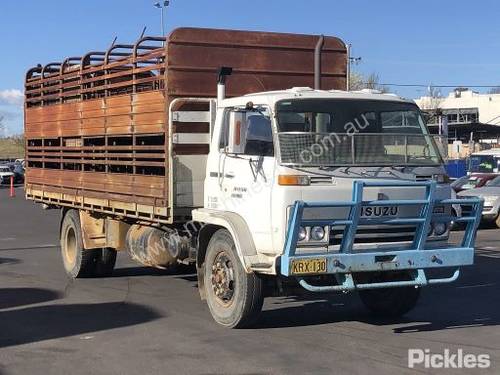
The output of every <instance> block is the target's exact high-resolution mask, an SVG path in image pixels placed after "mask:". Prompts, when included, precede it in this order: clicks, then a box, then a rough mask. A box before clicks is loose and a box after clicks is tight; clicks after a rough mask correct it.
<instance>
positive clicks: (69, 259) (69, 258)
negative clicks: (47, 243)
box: [63, 228, 77, 267]
mask: <svg viewBox="0 0 500 375" xmlns="http://www.w3.org/2000/svg"><path fill="white" fill-rule="evenodd" d="M76 247H77V246H76V233H75V230H74V229H73V228H68V230H67V231H66V238H65V243H64V249H63V256H64V263H66V264H67V265H68V266H70V267H72V266H73V265H74V264H75V262H76V255H77V248H76Z"/></svg>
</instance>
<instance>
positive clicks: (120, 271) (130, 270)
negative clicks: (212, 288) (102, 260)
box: [111, 264, 196, 277]
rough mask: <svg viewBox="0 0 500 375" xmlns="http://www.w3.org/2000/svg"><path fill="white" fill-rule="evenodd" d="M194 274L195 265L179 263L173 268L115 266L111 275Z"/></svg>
mask: <svg viewBox="0 0 500 375" xmlns="http://www.w3.org/2000/svg"><path fill="white" fill-rule="evenodd" d="M193 274H194V275H195V276H196V267H194V266H187V265H182V264H181V265H179V266H177V267H176V268H175V269H173V270H162V269H159V268H153V267H146V266H137V267H124V268H117V269H115V270H114V271H113V275H112V276H111V277H135V276H181V277H182V276H186V277H188V276H192V275H193Z"/></svg>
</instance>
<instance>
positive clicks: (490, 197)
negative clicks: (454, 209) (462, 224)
mask: <svg viewBox="0 0 500 375" xmlns="http://www.w3.org/2000/svg"><path fill="white" fill-rule="evenodd" d="M471 196H475V197H480V198H483V199H484V207H483V213H482V219H483V220H484V221H486V222H494V223H495V224H496V226H497V227H498V228H500V217H499V215H498V214H499V211H500V176H497V177H495V178H494V179H493V180H491V181H490V182H489V183H488V185H487V186H483V187H480V188H476V189H469V190H464V191H461V192H460V193H458V197H459V198H460V197H471ZM466 209H467V207H465V206H464V207H463V210H462V211H463V212H464V213H465V211H466Z"/></svg>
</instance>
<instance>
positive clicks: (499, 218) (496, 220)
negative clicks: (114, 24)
mask: <svg viewBox="0 0 500 375" xmlns="http://www.w3.org/2000/svg"><path fill="white" fill-rule="evenodd" d="M495 225H496V226H497V228H500V213H499V214H498V216H497V218H496V219H495Z"/></svg>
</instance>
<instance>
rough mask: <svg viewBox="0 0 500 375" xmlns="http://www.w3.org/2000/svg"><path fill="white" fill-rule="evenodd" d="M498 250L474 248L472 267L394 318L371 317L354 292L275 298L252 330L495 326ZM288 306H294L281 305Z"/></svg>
mask: <svg viewBox="0 0 500 375" xmlns="http://www.w3.org/2000/svg"><path fill="white" fill-rule="evenodd" d="M499 279H500V252H498V251H488V250H477V252H476V259H475V265H474V266H472V267H467V268H465V269H464V270H463V273H462V276H461V278H460V279H459V281H458V282H456V283H455V284H449V285H443V286H435V287H427V288H424V290H423V292H422V296H421V299H420V301H419V304H418V305H417V307H416V308H415V309H414V310H413V311H411V312H410V313H408V314H407V315H406V316H405V317H402V318H400V319H396V320H394V319H392V320H387V319H376V318H373V317H372V316H370V314H369V313H368V312H367V311H366V310H365V309H364V307H363V306H362V304H361V302H360V301H359V298H358V297H357V296H356V295H355V294H350V295H340V294H334V295H323V296H321V297H319V298H320V300H319V298H318V297H316V298H314V296H313V297H310V296H309V297H289V298H282V299H277V300H275V301H274V303H271V305H270V306H269V307H270V308H271V309H268V310H265V311H263V313H262V315H261V319H260V320H259V322H257V325H256V326H255V327H254V328H257V329H262V328H284V327H294V326H309V325H319V324H328V323H340V322H348V321H357V322H363V323H367V324H373V325H379V326H388V327H390V326H394V327H391V328H392V330H393V332H394V333H399V334H404V333H412V332H425V331H439V330H445V329H460V328H466V327H472V326H474V327H477V326H497V325H500V298H498V296H499V295H500V283H499V281H498V280H499ZM290 303H293V304H294V306H287V307H284V306H285V305H289V304H290Z"/></svg>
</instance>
